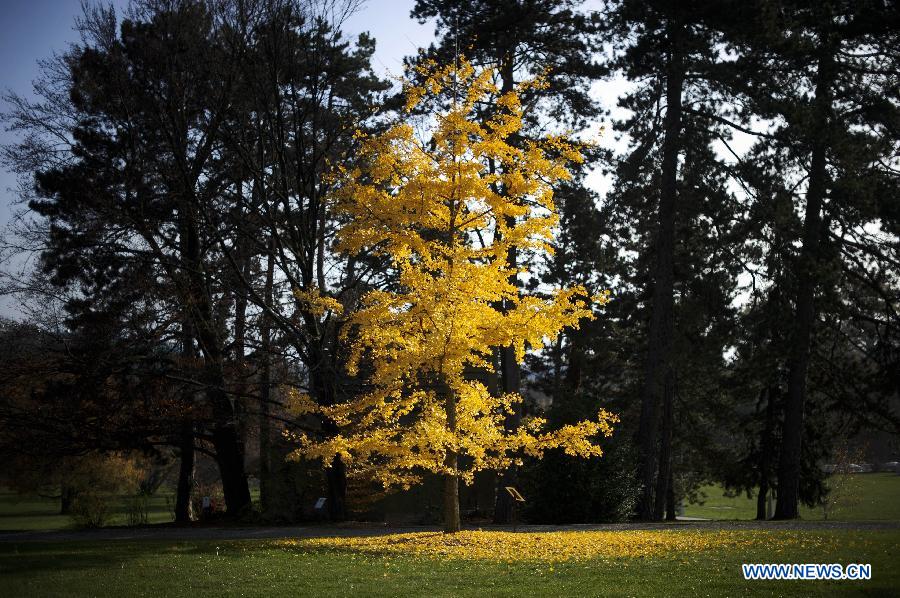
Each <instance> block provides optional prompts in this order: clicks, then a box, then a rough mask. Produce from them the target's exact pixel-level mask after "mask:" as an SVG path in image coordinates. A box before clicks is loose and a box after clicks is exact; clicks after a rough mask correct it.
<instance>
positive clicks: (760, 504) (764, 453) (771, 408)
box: [756, 386, 775, 521]
mask: <svg viewBox="0 0 900 598" xmlns="http://www.w3.org/2000/svg"><path fill="white" fill-rule="evenodd" d="M774 395H775V393H774V389H773V388H772V387H771V386H767V387H765V388H763V389H762V390H761V391H760V399H761V400H764V401H765V402H766V423H765V427H764V428H763V432H762V438H760V457H759V492H758V493H757V495H756V519H757V520H759V521H765V520H766V519H768V518H769V514H768V512H767V509H766V506H767V505H766V503H767V500H768V497H769V478H770V477H771V468H772V449H773V448H774V447H773V446H772V442H773V439H772V435H773V434H774V428H775V404H774V398H775V397H774Z"/></svg>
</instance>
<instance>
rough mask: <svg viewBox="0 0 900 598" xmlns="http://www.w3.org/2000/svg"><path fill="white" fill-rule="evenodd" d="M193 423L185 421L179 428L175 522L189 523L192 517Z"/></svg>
mask: <svg viewBox="0 0 900 598" xmlns="http://www.w3.org/2000/svg"><path fill="white" fill-rule="evenodd" d="M193 427H194V426H193V424H191V423H185V424H184V425H183V426H182V429H181V445H180V447H179V449H180V453H181V455H180V459H181V464H180V465H179V467H178V486H177V489H176V494H175V522H176V523H190V522H191V521H192V520H193V519H194V510H193V507H192V505H191V490H192V489H193V487H194V430H193Z"/></svg>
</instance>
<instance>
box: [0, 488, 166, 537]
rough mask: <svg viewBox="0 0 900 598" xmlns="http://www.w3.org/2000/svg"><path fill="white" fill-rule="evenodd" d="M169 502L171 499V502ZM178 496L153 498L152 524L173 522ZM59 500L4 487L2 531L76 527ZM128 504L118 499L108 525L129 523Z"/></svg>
mask: <svg viewBox="0 0 900 598" xmlns="http://www.w3.org/2000/svg"><path fill="white" fill-rule="evenodd" d="M167 501H168V502H167ZM173 501H174V497H172V496H170V495H168V494H158V495H156V496H152V497H151V498H150V509H149V513H148V519H149V522H150V523H165V522H168V521H172V519H173V513H172V506H171V505H172V504H174V502H173ZM59 509H60V502H59V499H52V498H42V497H40V496H26V495H21V494H16V493H14V492H9V491H6V490H0V531H19V530H51V529H66V528H72V527H75V525H74V522H73V521H72V518H71V517H70V516H68V515H60V514H59ZM125 512H126V511H125V503H124V501H122V500H118V501H116V503H115V504H114V505H113V506H112V514H111V515H110V517H109V520H108V521H107V523H106V525H125V524H126V523H127V522H128V520H127V517H126V515H125Z"/></svg>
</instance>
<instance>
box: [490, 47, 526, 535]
mask: <svg viewBox="0 0 900 598" xmlns="http://www.w3.org/2000/svg"><path fill="white" fill-rule="evenodd" d="M514 67H515V65H514V62H513V52H512V50H507V51H506V52H505V53H504V54H503V55H502V56H501V58H500V78H501V80H502V85H501V90H500V91H501V93H509V92H511V91H513V90H514V89H515V85H516V82H515V71H514ZM506 224H507V225H514V224H515V219H513V218H508V219H507V222H506ZM518 260H519V256H518V252H517V251H516V248H515V247H510V248H509V250H508V251H507V254H506V263H507V266H509V267H510V268H515V267H516V265H517V263H518ZM509 282H510V283H511V284H512V285H514V286H515V287H516V288H518V286H519V279H518V277H517V276H516V275H515V274H514V275H512V276H510V277H509ZM503 309H504V311H505V310H506V306H504V307H503ZM500 384H501V388H502V392H503V393H504V394H509V393H518V392H519V391H520V390H521V385H522V373H521V370H520V369H519V362H518V361H517V360H516V351H515V349H514V348H513V347H512V346H511V345H510V346H509V347H503V348H501V349H500ZM521 423H522V405H521V404H518V405H516V406H515V407H514V409H513V412H512V413H511V414H510V415H508V416H507V418H506V421H505V422H504V427H505V428H506V430H507V431H513V430H515V429H517V428H518V427H519V426H520V425H521ZM518 478H519V475H518V470H517V468H516V466H515V465H511V466H509V467H508V468H506V469H505V470H504V471H503V472H501V474H500V476H499V478H498V480H497V492H496V499H495V501H494V523H497V524H501V525H502V524H507V523H510V522H511V521H512V510H513V507H514V505H513V500H512V497H511V496H510V495H509V493H507V492H505V491H504V490H503V489H504V488H505V487H506V486H515V485H516V484H517V483H518Z"/></svg>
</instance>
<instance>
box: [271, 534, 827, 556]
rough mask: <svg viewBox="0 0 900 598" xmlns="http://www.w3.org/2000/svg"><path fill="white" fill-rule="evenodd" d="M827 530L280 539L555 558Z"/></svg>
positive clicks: (424, 552) (735, 543)
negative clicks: (798, 531)
mask: <svg viewBox="0 0 900 598" xmlns="http://www.w3.org/2000/svg"><path fill="white" fill-rule="evenodd" d="M833 542H834V539H833V538H828V537H827V536H812V537H811V536H808V535H804V536H802V537H798V536H796V535H793V534H786V533H777V532H768V531H758V530H752V531H747V530H721V531H674V530H671V531H670V530H623V531H560V532H539V533H528V532H502V531H481V530H478V531H463V532H459V533H456V534H443V533H439V532H416V533H407V534H388V535H380V536H356V537H336V538H310V539H300V540H286V541H284V543H283V546H284V547H286V548H300V549H308V550H336V551H346V552H358V553H364V554H378V555H398V556H399V555H407V556H419V557H431V558H440V559H465V560H490V561H495V562H498V561H506V562H515V561H542V562H561V561H579V560H588V559H597V558H599V559H610V558H642V557H653V556H663V555H667V554H680V555H686V554H693V553H696V552H700V551H711V550H727V549H749V548H759V547H764V548H766V549H767V550H771V551H772V552H774V553H777V552H779V551H780V550H783V549H786V548H795V547H801V546H802V547H806V548H811V547H821V548H826V545H830V544H832V543H833Z"/></svg>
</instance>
